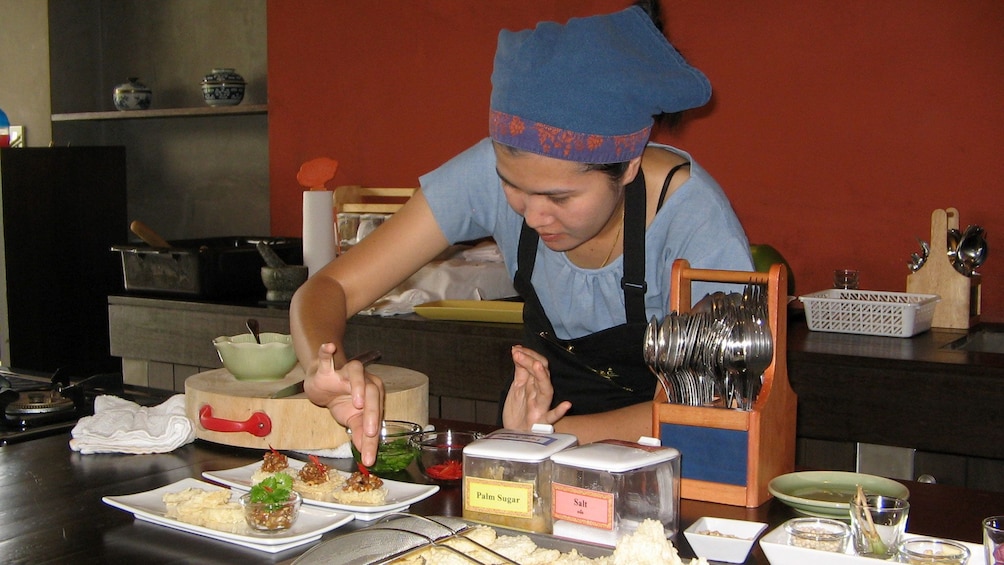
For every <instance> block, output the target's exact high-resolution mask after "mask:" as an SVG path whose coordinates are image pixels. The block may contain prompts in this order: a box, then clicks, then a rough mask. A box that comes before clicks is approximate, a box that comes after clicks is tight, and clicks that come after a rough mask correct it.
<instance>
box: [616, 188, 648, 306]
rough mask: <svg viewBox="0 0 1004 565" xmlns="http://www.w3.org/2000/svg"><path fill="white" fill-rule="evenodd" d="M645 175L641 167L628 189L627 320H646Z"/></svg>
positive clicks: (626, 231) (626, 239)
mask: <svg viewBox="0 0 1004 565" xmlns="http://www.w3.org/2000/svg"><path fill="white" fill-rule="evenodd" d="M646 197H647V195H646V192H645V174H644V173H643V172H642V170H641V168H639V169H638V174H637V175H636V176H635V178H634V180H633V181H631V182H630V183H629V184H628V185H627V188H625V189H624V276H623V278H621V289H622V290H623V291H624V314H625V316H626V318H627V322H628V323H629V324H630V323H639V322H640V323H645V292H646V291H647V290H648V284H647V283H646V282H645V200H646Z"/></svg>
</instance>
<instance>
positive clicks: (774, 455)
mask: <svg viewBox="0 0 1004 565" xmlns="http://www.w3.org/2000/svg"><path fill="white" fill-rule="evenodd" d="M672 281H673V286H672V290H671V292H670V302H669V304H670V310H675V311H677V312H681V313H682V312H689V311H690V305H691V304H692V302H693V301H692V300H691V282H692V281H711V282H724V283H737V284H747V283H754V284H763V285H766V287H767V304H768V323H769V325H770V332H771V337H772V338H773V340H774V355H773V359H772V360H771V364H770V366H769V367H767V370H766V371H764V374H763V386H762V388H761V389H760V394H759V396H757V399H756V401H755V402H754V403H753V408H752V410H750V411H741V410H732V409H727V408H713V407H704V406H685V405H680V404H670V403H667V402H666V395H665V392H664V391H662V389H661V387H657V390H658V393H657V394H656V397H655V402H654V403H653V417H652V420H653V421H652V428H653V435H654V436H655V437H658V438H660V440H661V443H662V444H663V445H665V446H670V447H675V448H676V449H678V450H679V451H680V453H681V454H682V464H681V473H682V479H681V487H680V488H681V496H682V497H683V498H687V499H692V500H703V501H707V502H716V503H719V504H728V505H732V506H745V507H747V508H753V507H756V506H760V505H761V504H763V503H764V502H766V501H767V500H769V499H770V497H771V495H770V492H769V490H768V488H767V486H768V483H770V481H771V479H773V478H774V477H777V476H779V475H783V474H785V473H790V472H792V471H793V470H794V468H795V417H796V407H797V406H796V405H797V397H796V395H795V392H794V391H793V390H792V389H791V385H790V384H789V383H788V370H787V361H786V359H787V354H786V351H787V334H788V331H787V330H788V325H787V324H788V317H787V312H788V310H787V288H788V283H787V271H786V269H785V267H784V265H783V264H780V263H778V264H775V265H773V266H772V267H771V268H770V271H769V272H768V273H751V272H745V271H719V270H707V269H691V268H690V266H689V263H688V262H687V261H686V260H684V259H677V260H676V261H675V262H674V263H673V270H672Z"/></svg>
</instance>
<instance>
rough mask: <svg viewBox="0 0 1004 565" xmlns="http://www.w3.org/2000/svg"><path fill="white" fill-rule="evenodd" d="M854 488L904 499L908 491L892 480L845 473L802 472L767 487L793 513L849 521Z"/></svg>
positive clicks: (908, 495) (790, 474) (908, 494)
mask: <svg viewBox="0 0 1004 565" xmlns="http://www.w3.org/2000/svg"><path fill="white" fill-rule="evenodd" d="M858 485H861V487H862V488H863V489H864V491H865V494H881V495H884V496H892V497H895V498H902V499H907V498H909V497H910V490H909V489H907V488H906V487H905V486H903V485H902V484H901V483H898V482H896V481H894V480H892V479H887V478H885V477H876V476H875V475H865V474H862V473H849V472H846V471H803V472H801V473H788V474H787V475H781V476H780V477H776V478H774V480H772V481H771V482H770V484H768V485H767V490H768V491H770V493H771V494H772V495H774V496H775V497H776V498H777V499H778V500H780V501H781V502H784V503H785V504H787V505H788V506H791V507H792V508H794V509H795V510H796V511H797V512H800V513H802V514H807V515H809V516H821V517H823V518H839V519H844V520H848V519H850V518H849V516H850V506H849V503H850V501H851V499H852V498H854V494H855V493H856V492H857V489H858Z"/></svg>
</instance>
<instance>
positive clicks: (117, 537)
mask: <svg viewBox="0 0 1004 565" xmlns="http://www.w3.org/2000/svg"><path fill="white" fill-rule="evenodd" d="M68 440H69V435H68V434H59V435H54V436H50V437H46V438H41V439H36V440H33V441H29V442H26V443H20V444H11V445H7V446H3V447H0V485H2V486H3V491H2V492H3V495H2V496H3V500H2V502H0V534H2V535H0V561H2V562H4V563H31V564H36V563H129V562H135V563H144V564H152V563H186V564H189V563H283V562H289V561H291V560H293V559H295V558H296V557H297V556H298V555H300V554H302V553H303V552H304V551H306V550H307V549H309V548H310V547H311V546H310V545H307V546H302V547H300V548H298V549H295V550H289V551H287V552H285V553H280V554H275V555H272V554H266V553H262V552H258V551H254V550H251V549H245V548H241V547H238V546H235V545H231V544H227V543H223V542H219V541H215V540H212V539H208V538H203V537H200V536H196V535H192V534H187V533H183V532H179V531H175V530H172V529H169V528H165V527H162V526H157V525H153V524H149V523H145V522H141V521H137V520H134V519H133V517H132V516H131V515H130V514H128V513H126V512H123V511H121V510H117V509H114V508H112V507H109V506H106V505H105V504H103V503H102V502H101V497H103V496H107V495H122V494H132V493H137V492H143V491H146V490H151V489H155V488H158V487H161V486H164V485H167V484H170V483H173V482H175V481H178V480H181V479H184V478H187V477H194V478H201V475H202V473H203V471H213V470H222V469H230V468H234V467H239V466H242V465H246V464H248V463H251V462H253V461H255V460H257V459H259V458H260V456H261V452H260V451H259V450H252V449H244V448H236V447H228V446H221V445H217V444H212V443H208V442H204V441H201V440H198V441H196V442H195V443H193V444H190V445H187V446H185V447H182V448H180V449H177V450H175V451H173V452H171V453H168V454H161V455H80V454H79V453H75V452H73V451H71V450H70V449H69V447H68V444H67V442H68ZM907 485H908V487H909V488H910V492H911V497H910V501H911V504H912V511H911V514H910V521H909V527H908V530H909V531H911V532H915V533H922V534H929V535H936V536H941V537H947V538H953V539H959V540H965V541H971V542H980V536H981V530H980V520H981V519H982V518H983V517H985V516H989V515H992V514H1004V493H989V492H981V491H973V490H966V489H960V488H956V487H948V486H943V485H927V484H919V483H912V482H911V483H907ZM411 511H412V512H416V513H420V514H425V515H446V516H461V515H462V513H463V511H462V502H461V497H460V489H459V488H457V487H452V488H445V489H442V490H441V491H440V492H439V493H437V494H436V495H434V496H432V497H431V498H429V499H427V500H425V501H422V502H420V503H417V504H415V505H413V506H412V507H411ZM701 516H718V517H725V518H738V519H745V520H756V521H765V522H767V523H769V524H770V525H771V527H772V528H773V527H774V526H776V525H778V524H780V523H782V522H783V521H784V520H786V519H788V518H790V517H792V516H794V514H793V513H792V511H791V510H790V509H789V508H788V507H786V506H784V505H783V504H781V503H780V502H779V501H776V500H772V501H770V502H768V503H766V504H764V505H763V506H761V507H759V508H752V509H747V508H740V507H732V506H723V505H719V504H710V503H704V502H697V501H690V500H684V501H683V503H682V510H681V523H680V526H681V529H683V528H686V527H687V526H689V525H690V524H692V523H693V522H694V521H696V520H697V519H698V518H700V517H701ZM360 524H362V525H363V526H364V525H365V523H360V522H352V523H350V524H349V525H347V526H345V527H343V528H341V529H339V530H335V531H334V532H330V533H328V534H326V535H325V536H324V538H322V541H323V540H327V539H331V538H333V537H335V536H337V535H339V534H340V533H342V532H344V531H349V530H352V529H355V528H358V527H360ZM675 542H676V543H677V545H678V546H679V547H680V550H681V553H682V554H683V555H685V556H690V555H692V552H691V550H690V547H689V546H688V545H687V543H686V540H685V538H684V536H682V535H680V536H678V538H677V539H676V540H675ZM317 543H319V542H317ZM747 563H757V564H766V563H767V560H766V559H765V558H764V556H763V553H762V552H761V551H760V549H759V546H755V548H754V551H753V553H752V554H751V556H750V559H749V560H748V561H747Z"/></svg>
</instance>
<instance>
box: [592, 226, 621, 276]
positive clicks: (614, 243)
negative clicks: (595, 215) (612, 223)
mask: <svg viewBox="0 0 1004 565" xmlns="http://www.w3.org/2000/svg"><path fill="white" fill-rule="evenodd" d="M623 229H624V215H623V212H622V214H621V223H620V225H618V226H617V235H615V236H614V242H613V243H612V244H610V251H607V257H606V259H604V260H603V263H602V264H600V266H599V267H597V269H602V268H603V267H606V266H607V263H609V262H610V257H612V256H613V254H614V249H616V248H617V242H618V241H620V239H621V230H623Z"/></svg>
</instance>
